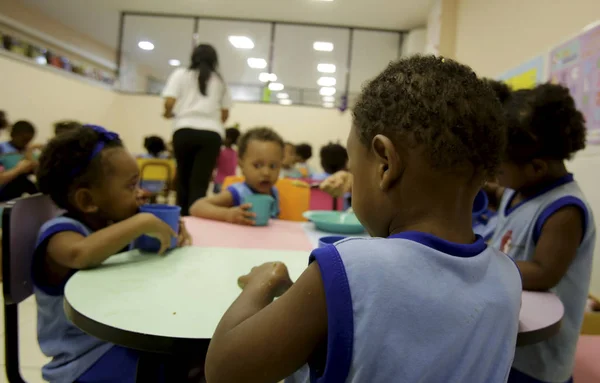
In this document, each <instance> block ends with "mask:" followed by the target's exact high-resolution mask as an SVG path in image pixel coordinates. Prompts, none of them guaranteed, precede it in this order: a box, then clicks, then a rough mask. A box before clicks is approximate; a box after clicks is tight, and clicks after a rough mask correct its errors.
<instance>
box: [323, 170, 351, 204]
mask: <svg viewBox="0 0 600 383" xmlns="http://www.w3.org/2000/svg"><path fill="white" fill-rule="evenodd" d="M319 188H320V189H321V190H323V191H325V192H326V193H328V194H330V195H331V196H332V197H334V198H338V197H341V196H343V195H344V193H347V192H349V191H351V190H352V175H351V174H350V173H349V172H347V171H345V170H341V171H339V172H337V173H335V174H333V175H331V176H329V177H328V178H327V179H325V181H323V182H321V185H320V186H319Z"/></svg>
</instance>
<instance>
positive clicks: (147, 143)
mask: <svg viewBox="0 0 600 383" xmlns="http://www.w3.org/2000/svg"><path fill="white" fill-rule="evenodd" d="M144 148H146V150H147V151H148V153H150V154H151V155H153V156H154V157H158V155H159V154H160V153H162V152H164V151H165V150H167V145H165V141H164V140H163V139H162V138H160V137H159V136H148V137H146V138H145V139H144Z"/></svg>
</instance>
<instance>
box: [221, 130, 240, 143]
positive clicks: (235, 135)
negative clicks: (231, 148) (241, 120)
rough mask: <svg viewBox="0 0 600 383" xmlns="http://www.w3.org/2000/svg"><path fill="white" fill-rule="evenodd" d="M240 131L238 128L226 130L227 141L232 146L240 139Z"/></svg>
mask: <svg viewBox="0 0 600 383" xmlns="http://www.w3.org/2000/svg"><path fill="white" fill-rule="evenodd" d="M240 135H241V133H240V130H239V129H238V128H227V129H225V139H226V140H227V141H229V142H230V143H231V145H235V144H237V142H238V140H239V139H240Z"/></svg>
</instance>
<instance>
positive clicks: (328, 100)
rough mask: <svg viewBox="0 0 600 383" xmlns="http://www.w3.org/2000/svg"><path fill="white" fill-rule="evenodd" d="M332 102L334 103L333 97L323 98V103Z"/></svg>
mask: <svg viewBox="0 0 600 383" xmlns="http://www.w3.org/2000/svg"><path fill="white" fill-rule="evenodd" d="M334 101H335V97H333V96H325V97H323V102H334Z"/></svg>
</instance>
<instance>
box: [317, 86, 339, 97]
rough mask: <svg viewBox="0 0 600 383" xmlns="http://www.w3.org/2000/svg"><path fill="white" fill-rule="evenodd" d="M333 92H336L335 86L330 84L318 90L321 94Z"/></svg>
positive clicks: (331, 93)
mask: <svg viewBox="0 0 600 383" xmlns="http://www.w3.org/2000/svg"><path fill="white" fill-rule="evenodd" d="M335 92H336V90H335V88H332V87H330V86H325V87H323V88H321V89H320V90H319V94H320V95H321V96H333V95H334V94H335Z"/></svg>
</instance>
